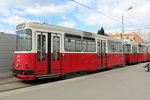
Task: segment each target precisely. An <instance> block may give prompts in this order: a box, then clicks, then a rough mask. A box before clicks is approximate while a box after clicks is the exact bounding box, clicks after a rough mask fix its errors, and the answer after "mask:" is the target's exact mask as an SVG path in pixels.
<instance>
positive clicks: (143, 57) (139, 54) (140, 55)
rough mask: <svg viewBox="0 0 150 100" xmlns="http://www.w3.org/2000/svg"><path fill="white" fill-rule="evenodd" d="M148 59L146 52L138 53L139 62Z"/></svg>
mask: <svg viewBox="0 0 150 100" xmlns="http://www.w3.org/2000/svg"><path fill="white" fill-rule="evenodd" d="M142 61H147V54H146V53H138V62H142Z"/></svg>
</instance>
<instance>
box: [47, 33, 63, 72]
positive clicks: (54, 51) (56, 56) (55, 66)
mask: <svg viewBox="0 0 150 100" xmlns="http://www.w3.org/2000/svg"><path fill="white" fill-rule="evenodd" d="M49 37H50V36H49ZM49 41H50V39H49ZM49 45H51V48H49V52H51V59H50V60H51V62H49V66H50V67H51V73H52V74H54V73H60V72H61V35H59V34H51V44H49ZM49 47H50V46H49ZM50 50H51V51H50ZM49 54H50V53H49Z"/></svg>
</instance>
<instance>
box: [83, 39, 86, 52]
mask: <svg viewBox="0 0 150 100" xmlns="http://www.w3.org/2000/svg"><path fill="white" fill-rule="evenodd" d="M82 45H83V46H82V47H83V51H84V52H86V51H87V41H83V42H82Z"/></svg>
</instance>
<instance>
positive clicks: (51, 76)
mask: <svg viewBox="0 0 150 100" xmlns="http://www.w3.org/2000/svg"><path fill="white" fill-rule="evenodd" d="M60 75H61V73H56V74H46V75H38V76H36V78H38V79H44V78H54V77H59V76H60Z"/></svg>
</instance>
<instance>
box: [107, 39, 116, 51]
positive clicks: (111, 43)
mask: <svg viewBox="0 0 150 100" xmlns="http://www.w3.org/2000/svg"><path fill="white" fill-rule="evenodd" d="M108 52H116V47H115V42H114V41H110V40H108Z"/></svg>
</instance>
